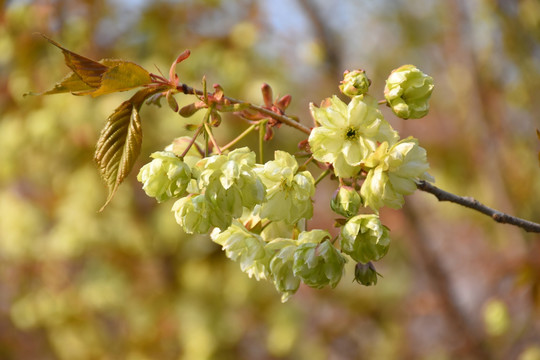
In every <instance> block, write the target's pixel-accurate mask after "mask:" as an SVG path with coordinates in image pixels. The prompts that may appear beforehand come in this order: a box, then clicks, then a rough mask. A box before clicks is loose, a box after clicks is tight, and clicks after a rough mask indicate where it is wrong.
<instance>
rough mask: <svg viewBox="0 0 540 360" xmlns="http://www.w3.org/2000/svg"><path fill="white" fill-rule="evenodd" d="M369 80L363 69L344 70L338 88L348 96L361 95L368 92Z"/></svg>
mask: <svg viewBox="0 0 540 360" xmlns="http://www.w3.org/2000/svg"><path fill="white" fill-rule="evenodd" d="M369 85H371V80H369V79H368V77H367V76H366V72H365V71H364V70H354V71H348V70H347V71H345V72H344V73H343V80H342V81H341V85H339V90H341V92H342V93H343V94H344V95H347V96H349V97H353V96H357V95H362V94H365V93H367V92H368V89H369Z"/></svg>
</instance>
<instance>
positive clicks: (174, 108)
mask: <svg viewBox="0 0 540 360" xmlns="http://www.w3.org/2000/svg"><path fill="white" fill-rule="evenodd" d="M166 98H167V103H168V104H169V107H170V108H171V110H172V111H174V112H178V103H177V102H176V99H175V98H174V96H173V94H172V92H171V91H167V95H166Z"/></svg>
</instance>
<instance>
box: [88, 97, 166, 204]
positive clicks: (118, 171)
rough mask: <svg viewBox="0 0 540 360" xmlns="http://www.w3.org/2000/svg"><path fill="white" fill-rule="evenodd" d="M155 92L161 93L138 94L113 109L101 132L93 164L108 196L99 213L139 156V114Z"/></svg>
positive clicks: (140, 140)
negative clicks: (104, 184) (106, 188)
mask: <svg viewBox="0 0 540 360" xmlns="http://www.w3.org/2000/svg"><path fill="white" fill-rule="evenodd" d="M157 91H161V89H142V90H139V91H138V92H137V93H135V95H133V96H132V97H131V98H130V99H129V100H127V101H124V102H123V103H122V104H121V105H120V106H119V107H118V108H116V110H115V111H114V113H113V114H112V115H111V116H109V118H108V119H107V123H106V124H105V127H104V128H103V130H102V131H101V135H100V137H99V140H98V143H97V146H96V153H95V155H94V160H95V161H96V163H97V164H98V167H99V171H100V173H101V177H102V178H103V179H104V180H105V182H106V183H107V187H108V190H109V195H108V197H107V201H106V202H105V204H104V205H103V207H102V208H101V210H100V211H102V210H103V209H104V208H105V206H107V204H108V203H109V202H110V201H111V200H112V198H113V196H114V194H115V193H116V191H117V190H118V186H119V185H120V184H121V183H122V181H123V180H124V179H125V178H126V176H127V175H128V174H129V173H130V171H131V169H132V167H133V164H134V163H135V160H136V159H137V157H138V156H139V153H140V150H141V143H142V128H141V118H140V116H139V110H140V108H141V106H142V104H143V103H144V100H145V99H146V98H147V97H149V96H151V95H153V94H154V93H156V92H157Z"/></svg>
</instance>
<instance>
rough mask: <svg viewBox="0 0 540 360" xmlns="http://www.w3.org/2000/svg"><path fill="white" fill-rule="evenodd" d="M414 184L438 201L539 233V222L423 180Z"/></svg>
mask: <svg viewBox="0 0 540 360" xmlns="http://www.w3.org/2000/svg"><path fill="white" fill-rule="evenodd" d="M416 186H417V187H418V189H419V190H422V191H425V192H428V193H430V194H433V195H435V197H436V198H437V199H438V200H439V201H450V202H453V203H456V204H459V205H462V206H465V207H468V208H470V209H473V210H476V211H479V212H481V213H482V214H485V215H487V216H489V217H491V218H492V219H493V220H495V221H496V222H499V223H502V224H511V225H515V226H518V227H520V228H522V229H524V230H525V231H528V232H536V233H540V224H538V223H535V222H532V221H528V220H524V219H521V218H518V217H515V216H511V215H508V214H505V213H503V212H500V211H498V210H495V209H492V208H490V207H488V206H486V205H484V204H482V203H481V202H479V201H478V200H476V199H473V198H471V197H462V196H458V195H455V194H452V193H449V192H447V191H444V190H442V189H439V188H438V187H436V186H434V185H432V184H430V183H428V182H427V181H424V180H420V181H419V182H418V183H417V184H416Z"/></svg>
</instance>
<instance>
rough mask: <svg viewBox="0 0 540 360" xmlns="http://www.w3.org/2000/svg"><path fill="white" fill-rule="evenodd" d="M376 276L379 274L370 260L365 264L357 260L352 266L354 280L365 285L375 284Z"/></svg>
mask: <svg viewBox="0 0 540 360" xmlns="http://www.w3.org/2000/svg"><path fill="white" fill-rule="evenodd" d="M377 276H381V274H379V273H378V272H377V271H376V270H375V266H373V263H372V262H371V261H370V262H368V263H367V264H362V263H361V262H359V263H358V264H356V266H355V267H354V280H355V281H357V282H358V283H359V284H362V285H365V286H371V285H377Z"/></svg>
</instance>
